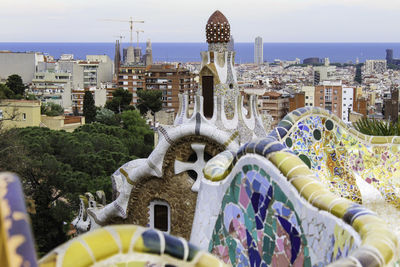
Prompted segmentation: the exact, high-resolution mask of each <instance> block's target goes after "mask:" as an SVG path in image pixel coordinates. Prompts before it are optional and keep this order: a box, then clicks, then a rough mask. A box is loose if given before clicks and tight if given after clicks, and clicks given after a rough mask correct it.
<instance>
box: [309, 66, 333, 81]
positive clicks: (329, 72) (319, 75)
mask: <svg viewBox="0 0 400 267" xmlns="http://www.w3.org/2000/svg"><path fill="white" fill-rule="evenodd" d="M313 71H314V81H315V84H319V83H322V82H323V81H334V80H336V66H316V67H313Z"/></svg>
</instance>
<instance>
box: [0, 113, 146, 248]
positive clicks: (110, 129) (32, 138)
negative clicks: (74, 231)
mask: <svg viewBox="0 0 400 267" xmlns="http://www.w3.org/2000/svg"><path fill="white" fill-rule="evenodd" d="M122 116H123V118H124V124H123V127H119V126H107V125H104V124H100V123H97V122H95V123H91V124H87V125H84V126H82V127H80V128H78V129H77V130H76V131H75V132H73V133H68V132H65V131H54V130H50V129H48V128H39V127H28V128H19V129H17V128H15V129H12V130H10V131H6V132H2V133H0V135H1V136H0V153H1V155H2V157H0V171H14V172H16V173H18V174H19V175H20V177H21V179H22V183H23V187H24V193H25V196H26V197H27V199H28V200H30V201H28V203H33V205H32V206H33V207H31V208H30V209H29V213H30V216H31V220H32V227H33V231H34V236H35V238H36V241H37V246H38V251H39V255H43V254H44V253H47V252H48V251H50V250H51V249H53V248H54V247H56V246H57V245H59V244H61V243H63V242H65V241H66V240H67V238H68V237H67V236H66V232H67V231H68V223H69V222H70V221H71V220H72V219H73V217H74V216H76V212H77V211H78V207H79V203H78V202H79V195H80V194H82V193H84V192H92V193H94V192H95V191H97V190H103V191H104V192H105V193H106V197H107V198H108V199H111V180H110V175H111V174H112V173H113V172H114V171H115V170H117V169H118V167H119V166H121V165H123V164H124V163H126V162H128V161H130V160H132V159H135V158H137V157H147V156H148V154H149V153H150V152H151V150H152V146H153V143H152V136H153V132H152V131H151V130H150V129H149V127H148V126H147V125H146V124H145V122H144V121H143V119H141V118H140V115H139V113H138V112H137V111H136V112H132V111H127V112H124V113H123V114H122ZM146 142H148V143H146Z"/></svg>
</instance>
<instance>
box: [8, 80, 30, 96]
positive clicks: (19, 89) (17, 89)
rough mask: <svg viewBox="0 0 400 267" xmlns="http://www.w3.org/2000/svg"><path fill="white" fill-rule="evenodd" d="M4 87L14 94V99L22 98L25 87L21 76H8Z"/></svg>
mask: <svg viewBox="0 0 400 267" xmlns="http://www.w3.org/2000/svg"><path fill="white" fill-rule="evenodd" d="M6 85H7V87H8V88H10V90H11V91H13V92H14V95H15V98H19V99H20V98H22V97H23V96H24V93H25V89H26V86H25V85H24V83H23V82H22V78H21V76H19V75H18V74H13V75H10V76H8V78H7V81H6Z"/></svg>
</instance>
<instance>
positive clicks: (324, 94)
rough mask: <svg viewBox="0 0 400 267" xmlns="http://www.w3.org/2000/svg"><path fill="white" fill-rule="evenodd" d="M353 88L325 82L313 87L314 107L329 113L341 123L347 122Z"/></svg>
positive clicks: (350, 109)
mask: <svg viewBox="0 0 400 267" xmlns="http://www.w3.org/2000/svg"><path fill="white" fill-rule="evenodd" d="M353 97H354V88H352V87H347V86H344V85H342V83H341V82H329V81H325V82H323V83H322V84H321V85H317V86H315V101H314V105H315V106H316V107H321V108H324V109H326V110H329V111H331V112H332V113H333V114H335V115H336V116H338V117H339V118H341V119H342V120H343V121H345V122H348V121H349V113H350V112H351V111H353Z"/></svg>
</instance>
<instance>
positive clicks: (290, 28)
mask: <svg viewBox="0 0 400 267" xmlns="http://www.w3.org/2000/svg"><path fill="white" fill-rule="evenodd" d="M215 10H220V11H221V12H222V13H223V14H224V15H225V16H226V17H227V19H228V20H229V22H230V24H231V34H232V35H233V36H234V39H235V42H254V38H255V37H256V36H261V37H262V38H263V41H264V42H400V27H399V14H400V1H399V0H240V1H239V0H197V1H194V0H140V1H139V0H0V42H114V41H115V40H116V39H118V37H117V36H119V35H123V36H125V39H123V41H128V40H129V24H128V22H114V21H106V20H105V19H115V20H129V18H130V17H133V19H134V20H144V21H145V23H143V24H135V25H134V27H135V28H136V29H140V30H144V32H143V33H141V34H140V41H141V42H143V41H145V40H147V39H151V41H152V42H204V41H205V25H206V23H207V20H208V18H209V16H210V15H211V14H212V13H213V12H214V11H215ZM134 40H136V33H134Z"/></svg>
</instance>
